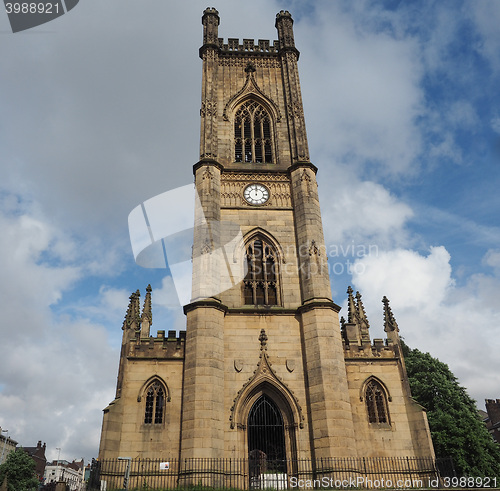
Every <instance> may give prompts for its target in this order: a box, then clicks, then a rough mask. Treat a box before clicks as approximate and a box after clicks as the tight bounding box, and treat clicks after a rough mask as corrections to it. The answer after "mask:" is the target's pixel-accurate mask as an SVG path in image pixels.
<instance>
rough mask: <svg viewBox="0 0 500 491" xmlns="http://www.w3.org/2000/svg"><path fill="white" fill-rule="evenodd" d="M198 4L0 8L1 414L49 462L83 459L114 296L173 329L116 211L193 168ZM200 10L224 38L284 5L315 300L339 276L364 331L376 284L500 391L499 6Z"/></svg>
mask: <svg viewBox="0 0 500 491" xmlns="http://www.w3.org/2000/svg"><path fill="white" fill-rule="evenodd" d="M207 6H209V5H208V4H207V3H206V2H205V1H203V2H201V1H198V0H190V1H189V2H174V1H166V0H147V1H141V2H138V1H132V0H106V1H105V2H103V1H102V0H85V1H82V2H80V3H79V4H78V5H77V6H76V7H75V8H74V9H73V10H72V11H71V12H69V13H68V14H66V15H64V16H62V17H60V18H59V19H57V20H55V21H53V22H50V23H48V24H45V25H42V26H39V27H36V28H33V29H31V30H29V31H25V32H20V33H16V34H12V32H11V31H10V26H9V23H8V19H7V15H6V14H4V15H0V36H1V41H2V42H1V44H0V149H1V161H0V162H1V164H0V165H1V170H2V172H1V177H0V230H2V233H1V234H0V294H1V297H0V309H1V316H2V322H1V323H0V331H1V338H0V339H1V344H0V347H1V355H0V425H1V426H2V427H3V428H6V429H8V430H9V436H11V437H12V438H14V439H15V440H17V441H18V442H19V443H20V444H22V445H25V446H32V445H36V442H37V441H38V440H42V441H44V442H47V455H48V458H57V451H56V447H60V448H61V449H62V450H61V458H65V459H68V460H72V459H73V458H80V457H85V458H86V459H90V458H91V457H93V456H96V455H97V450H98V442H99V436H100V429H101V420H102V409H103V408H104V407H105V406H106V405H107V404H108V403H109V402H110V401H111V400H112V399H113V396H114V389H115V381H116V374H117V367H118V357H119V346H120V339H121V333H122V331H121V324H122V320H123V315H124V313H125V310H126V307H127V304H128V296H129V295H130V293H131V292H132V291H135V290H136V289H137V288H139V289H140V290H141V292H142V294H143V295H144V289H145V287H146V285H147V284H148V283H151V284H152V286H153V290H154V292H153V294H154V299H155V304H154V306H153V308H154V313H153V315H154V318H153V323H154V324H153V329H165V330H168V329H177V330H179V329H181V328H183V325H184V318H183V315H182V312H181V308H180V306H179V305H178V303H177V302H176V299H175V291H174V290H173V288H172V282H171V278H170V277H169V276H168V275H167V272H166V271H165V270H148V269H143V268H140V267H138V266H137V265H136V264H135V263H134V258H133V255H132V252H131V247H130V241H129V236H128V224H127V217H128V214H129V213H130V211H131V210H132V209H133V208H135V207H136V206H137V205H138V204H140V203H141V202H143V201H145V200H147V199H148V198H151V197H153V196H155V195H157V194H159V193H162V192H164V191H167V190H169V189H173V188H175V187H177V186H180V185H184V184H188V183H190V182H191V181H192V165H193V164H194V163H195V162H196V161H197V160H198V144H199V108H200V85H201V60H200V59H199V58H198V48H199V47H200V45H201V38H202V30H201V15H202V12H203V10H204V8H205V7H207ZM214 6H215V7H216V8H217V9H218V10H219V12H220V16H221V25H220V27H219V35H220V36H221V37H224V38H225V39H227V38H228V37H239V38H240V39H243V38H255V39H259V38H260V39H271V40H273V39H276V31H275V28H274V17H275V14H276V12H278V11H279V10H281V9H288V10H290V12H291V13H292V15H293V17H294V19H295V24H294V27H295V38H296V44H297V47H298V49H299V50H300V52H301V57H300V60H299V69H300V74H301V84H302V91H303V99H304V107H305V113H306V122H307V128H308V137H309V145H310V154H311V159H312V161H313V162H314V163H315V164H316V166H317V167H318V168H319V181H320V196H321V202H322V210H323V219H324V227H325V235H326V243H327V247H328V249H329V253H330V261H329V262H330V265H331V267H332V288H333V295H334V299H335V301H336V302H337V303H339V304H343V305H344V306H345V291H346V288H347V286H348V285H349V284H352V285H353V287H354V288H355V289H356V290H360V292H361V293H362V295H363V300H364V302H365V306H366V310H367V313H368V316H369V319H370V321H371V326H372V328H371V330H372V337H383V334H384V333H383V331H382V321H383V319H382V303H381V299H382V296H383V295H387V296H388V297H389V299H390V300H391V306H392V309H393V312H394V314H395V316H396V319H397V320H398V323H399V326H400V330H401V334H402V336H404V338H405V340H406V342H407V343H408V344H409V345H410V346H411V347H416V348H419V349H420V350H422V351H429V352H430V353H431V354H432V355H434V356H437V357H438V358H439V359H440V360H441V361H443V362H445V363H447V364H448V365H449V366H450V368H451V369H452V370H453V371H454V373H455V374H456V375H457V376H458V378H459V380H460V383H461V384H462V385H464V386H465V387H466V388H467V389H468V392H469V394H470V395H471V396H472V397H474V398H475V399H476V400H477V401H479V407H481V408H484V398H486V397H487V398H499V397H500V383H499V375H498V374H499V373H500V358H499V357H498V352H499V349H500V336H499V330H500V301H499V298H500V226H499V225H500V224H499V221H498V217H499V212H500V193H499V192H498V189H499V188H500V175H499V170H500V92H499V90H498V88H499V87H500V56H499V53H500V30H499V29H498V26H499V25H500V2H498V1H497V0H482V1H480V2H477V1H472V0H469V1H460V0H436V1H425V0H421V1H405V2H400V1H397V0H393V1H389V0H387V1H384V2H375V1H364V0H359V1H349V0H345V1H341V0H324V1H321V0H316V1H313V0H308V1H304V0H301V1H298V0H295V1H293V0H292V1H285V0H254V1H252V2H244V1H241V0H219V2H218V3H217V4H215V5H214ZM155 292H156V295H155ZM343 312H345V310H344V311H343ZM344 315H345V314H344Z"/></svg>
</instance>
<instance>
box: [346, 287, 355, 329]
mask: <svg viewBox="0 0 500 491" xmlns="http://www.w3.org/2000/svg"><path fill="white" fill-rule="evenodd" d="M352 292H353V290H352V288H351V286H350V285H349V286H348V287H347V322H348V323H349V324H352V323H355V322H356V311H357V309H356V304H355V303H354V297H353V295H352Z"/></svg>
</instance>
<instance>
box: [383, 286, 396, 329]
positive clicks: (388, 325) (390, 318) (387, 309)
mask: <svg viewBox="0 0 500 491" xmlns="http://www.w3.org/2000/svg"><path fill="white" fill-rule="evenodd" d="M382 303H383V304H384V331H385V332H390V331H398V332H399V327H398V323H397V322H396V319H395V318H394V314H393V313H392V310H391V306H390V305H389V299H388V298H387V297H386V296H385V295H384V298H383V299H382Z"/></svg>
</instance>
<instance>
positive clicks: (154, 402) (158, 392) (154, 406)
mask: <svg viewBox="0 0 500 491" xmlns="http://www.w3.org/2000/svg"><path fill="white" fill-rule="evenodd" d="M164 406H165V392H164V391H163V387H162V386H161V384H160V383H159V382H153V383H152V384H151V385H150V386H149V388H148V390H147V393H146V411H145V413H144V423H145V424H153V423H154V424H161V423H163V408H164Z"/></svg>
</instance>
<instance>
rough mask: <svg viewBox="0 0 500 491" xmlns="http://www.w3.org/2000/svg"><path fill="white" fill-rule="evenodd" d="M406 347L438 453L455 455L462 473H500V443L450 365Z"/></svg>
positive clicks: (414, 387)
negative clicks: (496, 440)
mask: <svg viewBox="0 0 500 491" xmlns="http://www.w3.org/2000/svg"><path fill="white" fill-rule="evenodd" d="M402 347H403V354H404V356H405V363H406V370H407V372H408V379H409V381H410V388H411V392H412V396H413V398H414V399H415V400H416V401H417V402H418V403H419V404H421V405H422V406H424V407H425V409H426V410H427V419H428V420H429V427H430V430H431V435H432V441H433V443H434V450H435V452H436V457H447V456H451V457H452V458H453V463H454V464H455V469H456V471H457V473H458V474H459V475H462V476H474V477H481V476H487V477H500V447H499V446H498V445H497V444H496V443H495V442H494V441H493V439H492V438H491V435H490V434H489V432H488V430H487V429H486V426H485V425H484V424H483V422H482V421H481V419H480V418H479V415H478V413H477V409H476V403H475V401H474V400H473V399H472V398H471V397H470V396H469V395H468V394H467V392H466V390H465V389H464V388H463V387H461V386H460V385H459V383H458V380H457V378H456V377H455V376H454V375H453V373H452V372H451V370H450V369H449V368H448V365H446V364H445V363H442V362H441V361H439V360H438V359H437V358H433V357H432V356H431V355H430V354H429V353H422V352H421V351H419V350H417V349H410V348H409V347H408V346H406V345H405V344H404V343H402Z"/></svg>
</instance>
